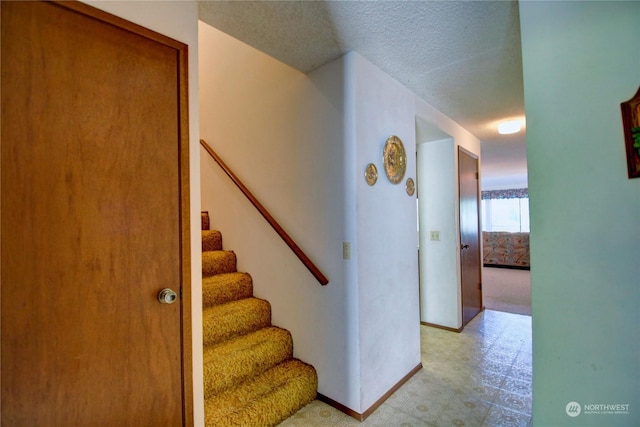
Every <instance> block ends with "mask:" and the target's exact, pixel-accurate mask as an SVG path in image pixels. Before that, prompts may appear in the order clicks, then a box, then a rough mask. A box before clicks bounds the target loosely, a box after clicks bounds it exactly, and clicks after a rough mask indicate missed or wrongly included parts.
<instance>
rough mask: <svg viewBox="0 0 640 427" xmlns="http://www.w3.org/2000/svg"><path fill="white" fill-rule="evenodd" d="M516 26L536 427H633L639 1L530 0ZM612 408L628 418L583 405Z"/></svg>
mask: <svg viewBox="0 0 640 427" xmlns="http://www.w3.org/2000/svg"><path fill="white" fill-rule="evenodd" d="M520 20H521V31H522V56H523V70H524V87H525V108H526V115H527V157H528V169H529V195H530V203H531V264H532V267H531V275H532V310H533V350H534V356H533V424H534V426H554V427H556V426H565V425H567V426H617V425H628V426H630V425H640V397H639V396H640V368H639V366H640V340H639V337H640V315H639V313H640V178H636V179H628V178H627V170H626V157H625V151H624V137H623V133H622V124H621V115H620V103H621V102H623V101H626V100H628V99H629V98H631V97H632V96H633V95H634V93H635V92H636V91H637V90H638V86H639V85H640V2H528V1H525V2H520ZM570 402H577V403H579V404H580V408H581V413H580V414H579V415H578V416H575V417H571V416H569V415H568V414H567V411H566V406H567V404H568V403H570ZM611 404H618V405H628V406H622V407H619V409H623V412H625V411H624V409H626V410H627V411H626V412H628V413H623V414H603V413H602V407H600V406H590V405H611ZM589 409H591V410H592V412H600V413H589Z"/></svg>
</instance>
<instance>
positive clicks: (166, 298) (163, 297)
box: [158, 288, 178, 304]
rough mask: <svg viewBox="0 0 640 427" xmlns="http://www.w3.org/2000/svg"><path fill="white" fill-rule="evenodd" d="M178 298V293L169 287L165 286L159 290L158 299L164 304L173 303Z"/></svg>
mask: <svg viewBox="0 0 640 427" xmlns="http://www.w3.org/2000/svg"><path fill="white" fill-rule="evenodd" d="M177 299H178V294H176V293H175V292H174V291H172V290H171V289H169V288H164V289H163V290H161V291H160V292H158V301H160V302H161V303H162V304H173V303H174V302H176V300H177Z"/></svg>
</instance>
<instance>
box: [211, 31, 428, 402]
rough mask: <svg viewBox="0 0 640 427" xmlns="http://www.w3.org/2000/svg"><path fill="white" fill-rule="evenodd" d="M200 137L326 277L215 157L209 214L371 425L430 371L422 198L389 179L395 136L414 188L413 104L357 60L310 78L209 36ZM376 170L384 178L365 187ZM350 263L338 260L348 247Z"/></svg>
mask: <svg viewBox="0 0 640 427" xmlns="http://www.w3.org/2000/svg"><path fill="white" fill-rule="evenodd" d="M200 47H201V50H200V75H201V77H202V78H201V82H200V90H201V93H200V100H201V106H200V108H201V117H202V123H201V135H202V137H203V139H205V140H207V141H208V142H209V144H210V145H212V146H213V147H214V149H215V150H216V151H218V153H219V154H220V156H221V157H222V158H223V159H224V160H225V161H226V162H227V163H228V164H229V166H230V167H231V168H232V169H233V170H234V171H235V173H236V174H237V175H238V176H239V177H240V178H241V179H242V180H243V181H244V182H245V184H246V185H247V187H249V189H250V190H251V191H252V192H253V193H254V194H255V195H256V196H257V197H258V198H259V199H260V200H261V202H262V203H263V204H264V205H265V206H266V207H267V209H269V210H270V211H271V213H272V214H273V216H274V217H275V218H276V219H278V220H279V221H280V222H281V224H282V225H283V227H284V228H285V229H286V230H287V231H288V233H289V234H290V235H291V236H292V237H293V238H294V239H296V240H297V242H298V244H299V245H300V246H301V247H302V248H303V249H304V250H305V251H307V253H308V254H309V256H310V258H311V259H312V260H313V261H314V262H315V263H316V264H317V265H318V266H319V267H320V269H321V270H322V271H323V273H324V274H325V275H326V276H327V277H328V278H329V280H330V282H329V284H328V285H327V286H325V287H322V286H320V285H319V284H318V283H317V282H316V280H315V279H314V278H313V276H311V275H310V273H309V272H308V271H307V270H306V269H305V267H304V266H302V264H300V263H299V261H298V260H297V258H296V257H295V256H294V255H293V254H292V253H291V252H290V250H289V249H288V247H286V245H285V244H284V243H282V242H281V240H280V239H279V237H278V236H277V235H276V234H275V233H274V232H273V231H272V230H271V229H270V228H269V227H268V226H267V225H265V222H264V220H263V219H262V218H261V217H260V216H259V214H257V213H256V212H255V211H254V210H253V209H252V208H251V206H250V205H249V202H247V201H246V200H245V199H244V198H243V196H242V195H241V194H240V193H239V192H238V190H236V189H235V188H234V187H233V186H232V185H231V184H230V183H229V180H228V178H226V177H225V176H224V175H223V174H222V173H221V172H220V170H219V168H218V167H217V166H216V165H215V164H214V163H213V161H212V160H210V159H209V158H208V157H207V156H206V155H205V154H203V156H202V205H203V209H206V210H209V211H210V214H211V218H212V224H213V226H214V227H216V228H219V229H220V230H221V231H222V233H223V240H224V246H225V248H229V249H233V250H235V251H236V253H237V254H238V257H239V268H240V269H244V270H247V271H249V272H250V273H251V274H252V276H253V278H254V284H255V294H256V295H257V296H259V297H264V298H266V299H268V300H269V301H270V302H271V304H272V307H273V322H274V324H276V325H279V326H282V327H284V328H287V329H289V330H290V331H291V332H292V334H293V337H294V353H295V355H296V357H299V358H301V359H303V360H305V361H307V362H309V363H311V364H313V365H314V366H315V368H316V369H317V370H318V375H319V387H318V391H319V392H320V393H321V394H323V395H325V396H327V397H329V398H331V399H333V400H335V401H337V402H339V403H341V404H343V405H345V406H347V407H348V408H350V409H352V410H354V411H356V412H359V413H363V412H365V411H366V410H367V409H368V408H369V407H370V406H371V405H372V404H374V403H375V402H376V401H377V400H378V399H379V398H380V397H382V396H383V395H384V393H386V392H387V391H388V390H389V389H390V388H391V387H393V386H394V385H395V384H396V383H397V382H398V381H400V380H401V379H402V378H403V377H404V376H405V375H406V374H407V373H408V372H410V371H411V370H412V369H413V368H415V367H416V366H418V364H419V363H420V332H419V313H418V303H417V299H418V298H417V296H418V283H417V271H418V269H417V254H416V244H417V236H416V227H415V225H416V212H415V196H414V197H409V196H408V195H407V194H406V192H405V190H404V182H403V183H402V184H400V185H392V184H390V183H389V182H388V181H386V178H385V177H384V176H383V175H382V174H383V166H382V148H383V145H384V142H385V140H386V138H387V137H388V136H390V135H391V134H394V133H395V134H397V135H398V136H399V137H401V138H402V139H403V141H404V142H405V146H406V149H407V153H408V158H409V168H408V171H407V174H406V177H413V178H414V180H415V157H414V155H413V153H415V130H414V97H413V95H412V94H411V93H410V92H408V91H407V90H406V89H405V88H404V87H402V86H401V85H399V84H398V83H397V82H395V81H393V80H392V79H390V78H389V77H388V76H386V75H385V74H384V73H382V72H381V71H380V70H378V69H377V68H375V67H373V66H372V65H371V64H369V63H368V62H367V61H366V60H364V58H362V57H360V56H358V55H357V54H350V55H347V56H346V57H344V58H341V59H338V60H336V61H333V62H332V63H330V64H327V65H325V66H323V67H321V68H320V69H318V70H316V71H314V72H312V73H310V74H309V75H304V74H302V73H300V72H298V71H296V70H294V69H292V68H290V67H288V66H286V65H284V64H282V63H280V62H278V61H276V60H275V59H273V58H271V57H269V56H267V55H265V54H262V53H261V52H258V51H256V50H255V49H253V48H251V47H249V46H247V45H244V44H242V43H240V42H238V41H237V40H235V39H233V38H231V37H229V36H227V35H225V34H223V33H221V32H220V31H218V30H216V29H214V28H212V27H210V26H208V25H206V24H204V23H201V24H200ZM369 162H374V163H376V164H377V166H378V169H379V171H380V173H381V176H380V178H379V181H378V184H377V185H376V186H375V187H369V186H368V185H367V184H366V183H365V180H364V170H365V167H366V165H367V164H368V163H369ZM343 241H347V242H350V243H351V245H352V246H351V255H352V256H351V259H348V260H344V259H342V242H343Z"/></svg>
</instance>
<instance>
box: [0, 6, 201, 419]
mask: <svg viewBox="0 0 640 427" xmlns="http://www.w3.org/2000/svg"><path fill="white" fill-rule="evenodd" d="M51 3H54V4H56V5H57V6H60V7H62V8H65V9H68V10H70V11H72V12H76V13H79V14H82V15H85V16H87V17H89V18H92V19H95V20H98V21H101V22H103V23H106V24H109V25H113V26H115V27H118V28H120V29H122V30H125V31H128V32H130V33H133V34H136V35H138V36H142V37H145V38H147V39H149V40H152V41H154V42H157V43H160V44H163V45H165V46H167V47H170V48H172V49H174V50H175V51H176V55H177V64H178V70H177V74H178V81H177V82H176V85H177V90H178V98H179V99H178V112H177V114H178V118H177V122H178V123H177V125H178V135H177V136H178V150H177V155H178V159H176V160H177V161H178V167H179V199H180V200H179V205H180V207H179V221H180V224H179V233H180V236H179V242H180V279H181V283H180V323H181V324H180V331H181V343H180V345H181V359H182V360H181V377H182V390H181V391H182V420H183V425H185V426H189V425H193V422H194V411H193V354H192V314H191V313H192V306H191V295H192V294H191V226H190V211H191V209H190V184H189V109H188V105H189V100H188V76H189V73H188V46H187V45H186V44H184V43H182V42H179V41H177V40H174V39H172V38H170V37H168V36H165V35H163V34H160V33H157V32H155V31H153V30H150V29H148V28H145V27H143V26H141V25H138V24H135V23H132V22H130V21H127V20H126V19H123V18H120V17H118V16H115V15H112V14H110V13H108V12H105V11H103V10H100V9H97V8H95V7H93V6H90V5H87V4H84V3H81V2H75V1H74V2H68V1H58V0H55V1H52V2H51ZM1 7H2V6H1V5H0V8H1ZM0 286H1V283H0ZM0 339H1V337H0Z"/></svg>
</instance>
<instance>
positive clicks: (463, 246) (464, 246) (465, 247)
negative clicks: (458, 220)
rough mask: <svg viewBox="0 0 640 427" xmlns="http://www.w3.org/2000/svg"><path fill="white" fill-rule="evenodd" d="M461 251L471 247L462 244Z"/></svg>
mask: <svg viewBox="0 0 640 427" xmlns="http://www.w3.org/2000/svg"><path fill="white" fill-rule="evenodd" d="M460 249H469V245H465V244H462V243H460Z"/></svg>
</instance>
